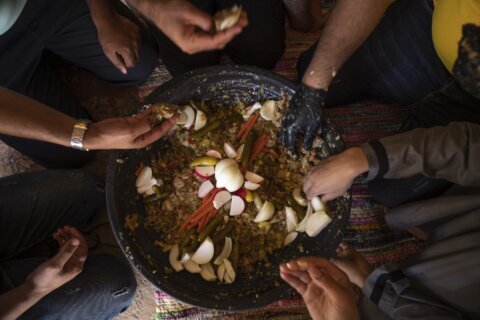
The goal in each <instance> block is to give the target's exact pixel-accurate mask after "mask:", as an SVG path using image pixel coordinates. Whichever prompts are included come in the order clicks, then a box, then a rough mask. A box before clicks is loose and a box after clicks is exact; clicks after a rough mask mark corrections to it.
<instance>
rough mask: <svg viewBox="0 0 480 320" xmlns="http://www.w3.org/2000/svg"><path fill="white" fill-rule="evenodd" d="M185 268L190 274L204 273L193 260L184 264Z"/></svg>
mask: <svg viewBox="0 0 480 320" xmlns="http://www.w3.org/2000/svg"><path fill="white" fill-rule="evenodd" d="M183 266H184V267H185V270H187V271H188V272H190V273H200V271H202V269H201V268H200V266H199V265H198V264H196V263H195V262H193V261H192V260H188V261H187V262H185V263H184V264H183Z"/></svg>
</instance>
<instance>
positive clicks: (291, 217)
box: [285, 207, 298, 232]
mask: <svg viewBox="0 0 480 320" xmlns="http://www.w3.org/2000/svg"><path fill="white" fill-rule="evenodd" d="M285 220H286V221H287V231H288V232H292V231H293V230H295V228H296V227H297V225H298V217H297V213H296V212H295V210H293V209H292V208H291V207H285Z"/></svg>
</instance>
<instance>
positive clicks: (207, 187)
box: [198, 180, 215, 199]
mask: <svg viewBox="0 0 480 320" xmlns="http://www.w3.org/2000/svg"><path fill="white" fill-rule="evenodd" d="M214 188H215V186H214V185H213V183H212V182H211V181H210V180H206V181H204V182H203V183H202V184H201V185H200V187H199V188H198V197H199V198H202V199H203V198H205V197H206V196H207V194H209V193H210V191H212V190H213V189H214Z"/></svg>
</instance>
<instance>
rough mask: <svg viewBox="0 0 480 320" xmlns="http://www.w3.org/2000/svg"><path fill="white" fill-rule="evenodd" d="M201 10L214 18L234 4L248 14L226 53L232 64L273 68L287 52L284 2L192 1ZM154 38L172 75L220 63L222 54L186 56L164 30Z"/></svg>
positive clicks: (265, 0) (210, 53) (216, 52)
mask: <svg viewBox="0 0 480 320" xmlns="http://www.w3.org/2000/svg"><path fill="white" fill-rule="evenodd" d="M189 1H190V2H191V3H192V4H194V5H195V6H196V7H198V8H199V9H201V10H203V11H205V12H207V13H208V14H210V15H213V14H214V13H215V12H216V11H218V10H221V9H225V8H229V7H231V6H233V5H234V4H239V5H242V7H243V9H244V10H245V11H246V12H247V16H248V21H249V24H248V26H247V27H246V28H245V29H244V30H243V31H242V33H240V34H239V35H237V36H236V37H235V38H234V39H233V40H232V41H231V42H230V43H229V44H227V46H226V47H225V49H224V50H223V51H224V52H225V53H226V54H227V55H228V56H229V57H230V59H232V61H233V62H235V63H237V64H243V65H252V66H257V67H260V68H265V69H272V68H273V67H274V66H275V64H276V63H277V61H278V60H279V59H280V57H281V56H282V54H283V51H284V50H285V8H284V7H283V3H282V1H281V0H189ZM152 29H155V30H154V31H153V32H154V35H155V38H156V39H157V41H158V46H159V48H160V53H159V54H160V58H161V59H162V60H163V61H164V63H165V66H166V67H167V69H168V71H169V72H170V73H171V74H172V76H176V75H179V74H182V73H184V72H186V71H188V70H192V69H196V68H200V67H206V66H210V65H215V64H218V63H219V61H220V57H221V53H222V51H220V50H218V51H210V52H202V53H197V54H192V55H190V54H187V53H184V52H183V51H182V50H181V49H180V48H178V47H177V46H176V45H175V44H174V43H173V42H172V41H171V40H170V39H169V38H168V37H167V36H166V35H165V34H164V33H163V32H162V31H160V30H158V29H157V28H152Z"/></svg>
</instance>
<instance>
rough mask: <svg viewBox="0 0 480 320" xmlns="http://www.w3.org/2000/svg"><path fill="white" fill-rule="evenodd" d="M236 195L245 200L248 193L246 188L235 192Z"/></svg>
mask: <svg viewBox="0 0 480 320" xmlns="http://www.w3.org/2000/svg"><path fill="white" fill-rule="evenodd" d="M235 195H236V196H239V197H240V198H242V199H245V198H246V197H247V191H246V190H245V189H244V188H240V189H238V190H237V191H235Z"/></svg>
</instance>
